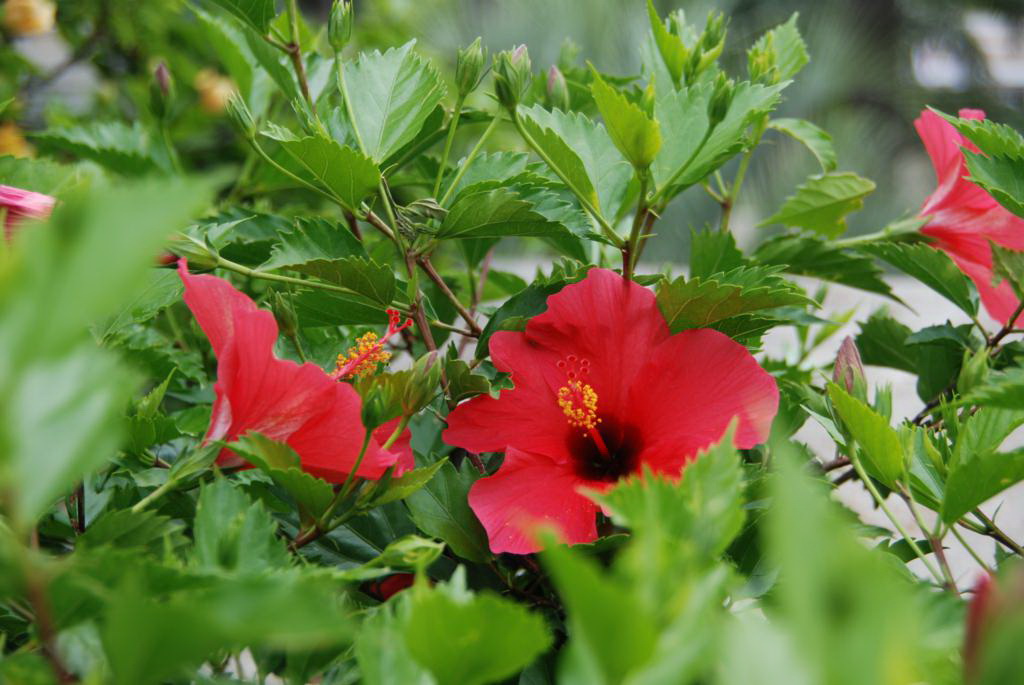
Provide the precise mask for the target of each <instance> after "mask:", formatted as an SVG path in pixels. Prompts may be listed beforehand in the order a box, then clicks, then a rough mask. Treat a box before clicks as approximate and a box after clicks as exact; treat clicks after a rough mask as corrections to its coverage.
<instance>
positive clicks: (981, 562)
mask: <svg viewBox="0 0 1024 685" xmlns="http://www.w3.org/2000/svg"><path fill="white" fill-rule="evenodd" d="M949 530H950V532H951V533H953V537H955V538H956V539H957V540H958V541H959V542H960V544H961V545H962V546H963V548H964V549H966V550H967V553H968V554H970V555H971V556H972V557H973V558H974V560H975V561H976V562H978V565H979V566H981V568H983V569H984V570H985V571H987V572H989V573H991V572H992V569H991V568H990V567H989V565H988V564H986V563H985V561H984V560H983V559H982V558H981V557H980V556H979V555H978V553H977V552H975V551H974V548H973V547H971V546H970V545H969V544H967V540H966V539H965V538H964V536H963V535H961V534H960V531H958V530H957V529H956V526H955V525H954V526H950V527H949Z"/></svg>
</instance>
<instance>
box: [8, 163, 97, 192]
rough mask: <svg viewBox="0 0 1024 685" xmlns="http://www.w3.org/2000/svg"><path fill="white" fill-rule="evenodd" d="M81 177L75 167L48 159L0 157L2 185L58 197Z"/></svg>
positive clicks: (80, 173) (80, 172) (79, 171)
mask: <svg viewBox="0 0 1024 685" xmlns="http://www.w3.org/2000/svg"><path fill="white" fill-rule="evenodd" d="M82 176H83V174H82V171H81V170H80V169H78V168H77V167H74V166H68V165H66V164H58V163H57V162H54V161H52V160H49V159H27V158H24V157H11V156H9V155H3V156H0V179H3V183H4V185H9V186H14V187H16V188H23V189H25V190H31V191H33V192H36V193H43V194H44V195H60V193H61V192H63V191H64V190H65V189H67V188H68V187H70V186H73V185H74V184H75V183H76V182H77V181H79V180H80V179H81V177H82Z"/></svg>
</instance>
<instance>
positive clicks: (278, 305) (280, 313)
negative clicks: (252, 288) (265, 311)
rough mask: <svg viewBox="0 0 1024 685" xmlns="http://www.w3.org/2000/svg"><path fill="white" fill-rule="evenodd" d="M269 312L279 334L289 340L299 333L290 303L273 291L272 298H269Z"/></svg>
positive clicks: (297, 322)
mask: <svg viewBox="0 0 1024 685" xmlns="http://www.w3.org/2000/svg"><path fill="white" fill-rule="evenodd" d="M270 311H271V312H272V313H273V314H274V319H275V320H276V321H277V326H278V328H280V329H281V333H283V334H284V335H286V336H287V337H289V338H293V337H295V335H296V334H297V333H298V331H299V318H298V317H297V316H296V315H295V308H294V307H292V303H291V301H290V300H289V299H288V298H286V297H284V296H283V295H281V293H279V292H277V291H274V296H273V297H272V298H270Z"/></svg>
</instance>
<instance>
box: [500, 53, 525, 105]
mask: <svg viewBox="0 0 1024 685" xmlns="http://www.w3.org/2000/svg"><path fill="white" fill-rule="evenodd" d="M530 68H531V65H530V55H529V53H528V52H527V51H526V46H525V45H520V46H519V47H517V48H515V49H514V50H505V51H504V52H500V53H498V54H497V55H496V56H495V58H494V93H495V95H497V97H498V102H500V103H501V105H502V106H503V107H504V108H505V109H507V110H509V111H510V112H511V111H515V108H516V106H517V105H518V104H519V100H520V98H522V96H523V93H524V91H525V90H526V88H527V86H528V85H529V84H530V79H531V78H532V73H531V71H530Z"/></svg>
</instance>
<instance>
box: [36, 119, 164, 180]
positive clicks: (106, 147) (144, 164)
mask: <svg viewBox="0 0 1024 685" xmlns="http://www.w3.org/2000/svg"><path fill="white" fill-rule="evenodd" d="M33 140H34V141H36V142H37V143H38V144H39V146H40V147H41V148H43V149H44V150H55V151H60V152H64V153H67V154H70V155H74V156H75V157H80V158H83V159H88V160H92V161H93V162H96V163H97V164H99V165H100V166H102V167H105V168H107V169H109V170H111V171H114V172H117V173H119V174H123V175H125V176H138V175H140V174H145V173H148V172H151V171H154V170H156V169H157V166H158V165H157V162H156V159H155V158H154V156H153V152H152V148H151V147H150V141H149V136H148V134H147V133H146V131H145V130H144V129H143V128H142V126H141V125H140V124H138V123H135V124H134V125H132V126H129V125H127V124H125V123H122V122H120V121H108V122H93V123H88V124H80V125H78V126H73V127H67V128H56V129H49V130H46V131H43V132H42V133H37V134H35V135H34V136H33Z"/></svg>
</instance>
